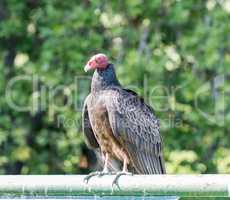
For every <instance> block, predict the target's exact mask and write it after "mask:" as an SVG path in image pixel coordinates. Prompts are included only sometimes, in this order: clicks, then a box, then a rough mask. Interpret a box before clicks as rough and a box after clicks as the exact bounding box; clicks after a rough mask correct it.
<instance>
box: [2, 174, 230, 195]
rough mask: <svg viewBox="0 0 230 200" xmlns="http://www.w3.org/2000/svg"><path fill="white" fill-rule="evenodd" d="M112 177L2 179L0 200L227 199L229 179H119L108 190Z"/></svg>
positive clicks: (137, 177) (165, 176)
mask: <svg viewBox="0 0 230 200" xmlns="http://www.w3.org/2000/svg"><path fill="white" fill-rule="evenodd" d="M114 177H115V176H114V175H105V176H102V177H97V176H95V177H92V178H91V179H90V180H89V182H88V184H86V183H85V182H84V181H83V180H84V178H85V175H1V176H0V199H1V198H2V197H11V198H13V197H21V196H33V197H39V196H40V197H44V198H45V197H54V196H59V197H64V196H69V197H70V196H71V197H74V196H97V195H98V196H139V197H140V196H142V197H144V196H145V197H148V196H179V197H195V196H202V197H213V196H215V197H229V196H230V175H133V176H129V175H126V176H121V177H120V178H119V180H118V184H117V185H115V186H114V187H113V188H112V186H111V183H112V181H113V180H114Z"/></svg>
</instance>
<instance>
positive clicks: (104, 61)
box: [84, 53, 109, 72]
mask: <svg viewBox="0 0 230 200" xmlns="http://www.w3.org/2000/svg"><path fill="white" fill-rule="evenodd" d="M108 64H109V59H108V58H107V56H106V55H105V54H102V53H99V54H96V55H94V56H93V57H91V58H90V60H89V61H88V62H87V64H86V66H85V68H84V70H85V71H86V72H87V71H89V70H92V69H105V68H106V67H107V66H108Z"/></svg>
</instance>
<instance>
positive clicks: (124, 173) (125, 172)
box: [112, 171, 133, 191]
mask: <svg viewBox="0 0 230 200" xmlns="http://www.w3.org/2000/svg"><path fill="white" fill-rule="evenodd" d="M122 175H128V176H132V175H133V174H132V173H130V172H127V171H121V172H117V173H116V176H115V178H114V180H113V182H112V191H113V188H114V185H116V186H117V187H118V188H119V185H118V182H117V181H118V179H119V178H120V177H121V176H122Z"/></svg>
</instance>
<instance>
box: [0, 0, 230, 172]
mask: <svg viewBox="0 0 230 200" xmlns="http://www.w3.org/2000/svg"><path fill="white" fill-rule="evenodd" d="M229 22H230V3H229V1H228V0H162V1H161V0H154V1H147V0H127V1H120V0H119V1H110V2H109V1H99V0H95V1H89V0H82V1H76V0H69V1H63V0H1V1H0V83H1V84H0V94H1V98H0V174H10V173H17V174H18V173H20V174H53V173H83V172H87V170H86V171H84V166H85V167H87V163H86V164H84V162H85V160H84V158H85V157H84V156H85V155H84V150H83V149H84V148H85V147H84V142H83V138H82V135H81V123H80V120H81V111H80V110H81V105H82V100H83V99H84V98H85V96H86V94H87V93H88V92H89V81H90V80H89V77H87V76H88V75H87V76H86V74H85V73H84V72H83V66H84V64H85V63H86V61H87V60H88V59H89V57H90V56H92V55H93V54H95V53H98V52H103V53H105V54H107V55H108V56H109V57H110V58H111V60H112V62H114V63H115V65H116V69H117V74H118V78H119V80H120V81H121V83H122V84H123V85H124V86H125V87H128V88H131V89H134V90H135V91H136V92H138V93H139V94H140V95H142V96H143V97H144V98H145V99H146V101H147V102H149V104H151V105H152V106H153V107H154V109H155V110H156V114H157V116H159V118H160V119H161V132H162V135H163V138H164V145H165V148H164V154H165V158H166V165H167V166H166V168H167V171H168V173H230V126H229V123H230V112H229V110H230V106H229V103H228V102H229V98H228V96H227V94H229V92H230V84H229V78H230V75H229V73H230V23H229ZM224 94H225V98H224ZM21 108H23V109H22V110H20V109H21ZM88 159H90V158H88ZM82 165H83V167H82Z"/></svg>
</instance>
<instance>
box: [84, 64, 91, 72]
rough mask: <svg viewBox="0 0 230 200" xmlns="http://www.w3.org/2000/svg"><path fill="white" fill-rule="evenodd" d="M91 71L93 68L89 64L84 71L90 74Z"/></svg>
mask: <svg viewBox="0 0 230 200" xmlns="http://www.w3.org/2000/svg"><path fill="white" fill-rule="evenodd" d="M90 69H91V66H90V65H89V64H88V63H87V64H86V66H85V67H84V71H85V72H88V71H89V70H90Z"/></svg>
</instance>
